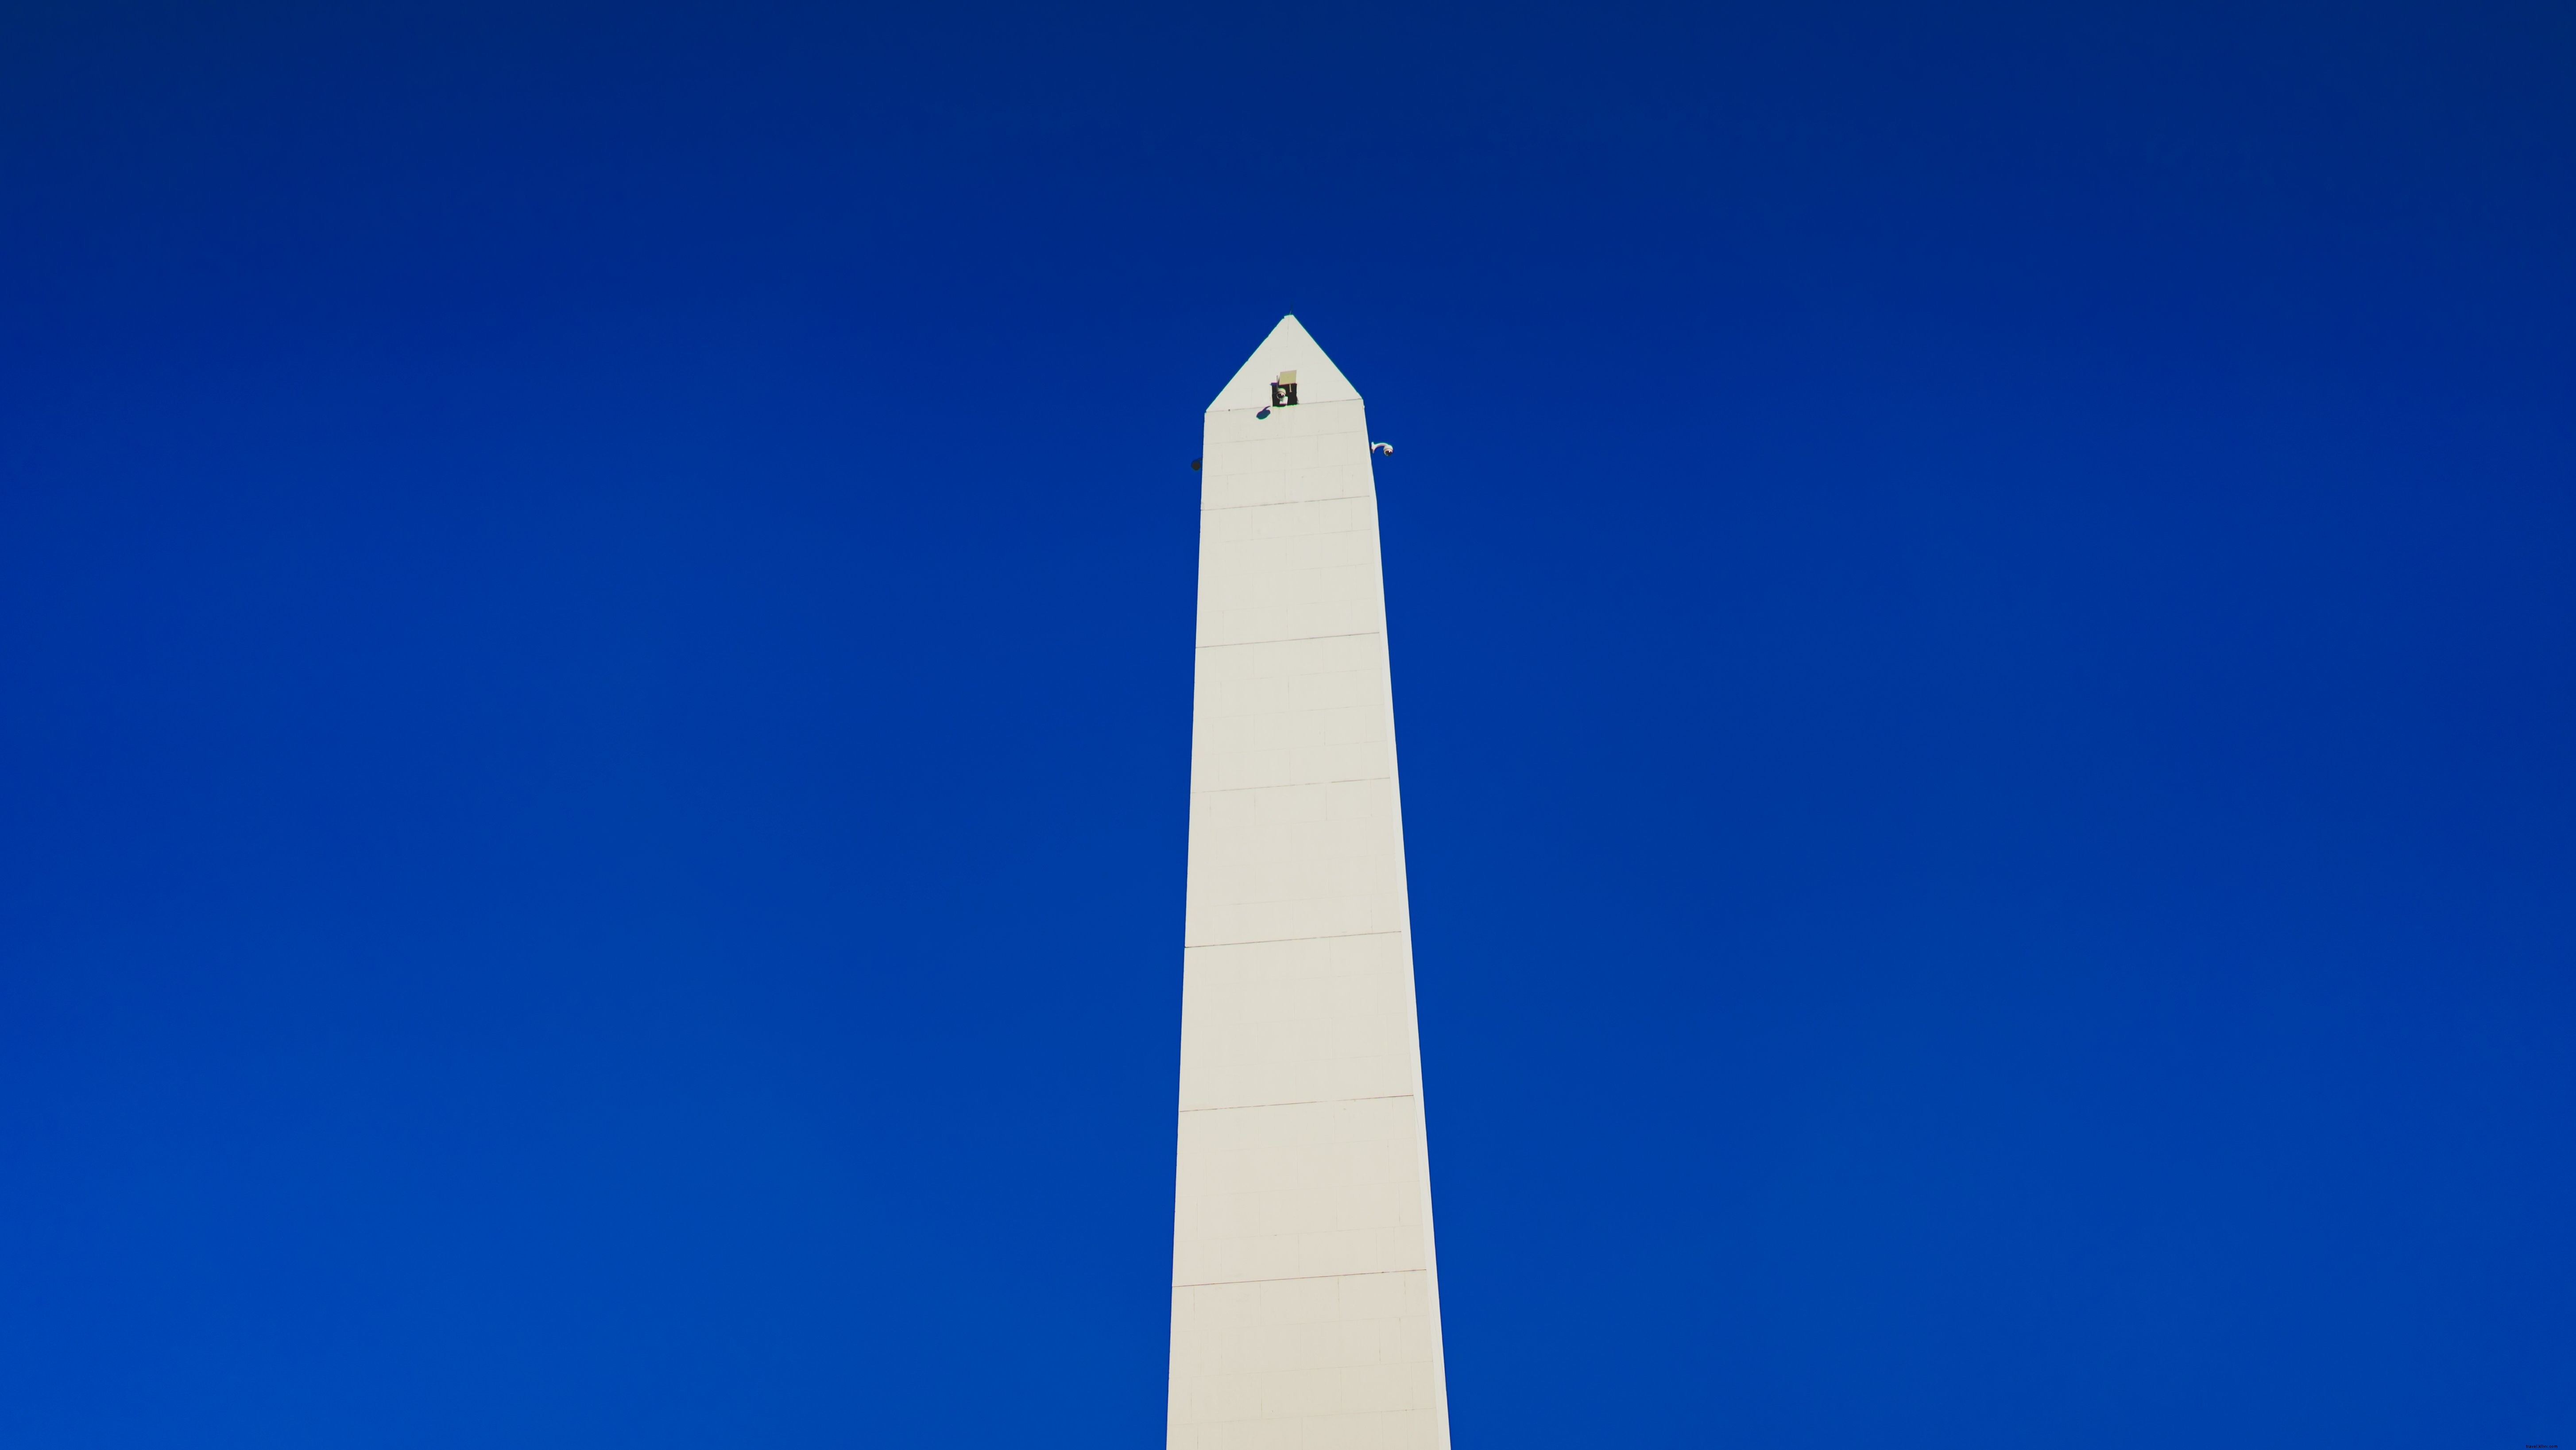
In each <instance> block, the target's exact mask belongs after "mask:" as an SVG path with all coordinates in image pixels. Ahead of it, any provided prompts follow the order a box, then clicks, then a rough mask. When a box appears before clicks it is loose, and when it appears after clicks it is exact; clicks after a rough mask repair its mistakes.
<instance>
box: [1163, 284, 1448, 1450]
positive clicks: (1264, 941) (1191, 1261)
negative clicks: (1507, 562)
mask: <svg viewBox="0 0 2576 1450" xmlns="http://www.w3.org/2000/svg"><path fill="white" fill-rule="evenodd" d="M1372 462H1373V454H1372V450H1371V447H1370V439H1369V435H1368V424H1367V421H1366V415H1365V413H1364V412H1363V410H1362V407H1361V404H1360V395H1359V394H1358V392H1356V391H1355V390H1353V389H1352V387H1351V385H1350V383H1349V381H1348V380H1347V379H1345V378H1344V377H1343V376H1342V374H1341V371H1340V370H1339V369H1337V368H1335V367H1334V366H1333V362H1332V359H1330V358H1328V357H1326V356H1324V351H1323V349H1322V348H1320V347H1318V346H1316V345H1315V340H1314V338H1312V337H1310V336H1308V335H1307V333H1306V329H1305V328H1304V327H1302V326H1300V325H1299V324H1298V322H1297V319H1296V318H1294V317H1286V318H1282V319H1280V322H1279V325H1278V326H1277V327H1276V328H1274V329H1272V331H1271V333H1270V336H1269V337H1268V338H1266V339H1264V340H1263V342H1262V344H1261V346H1260V347H1259V348H1258V349H1256V350H1255V351H1254V352H1253V354H1252V358H1251V360H1250V361H1248V362H1246V363H1245V364H1244V365H1243V367H1242V369H1241V370H1240V371H1239V372H1237V373H1236V374H1235V375H1234V380H1233V381H1232V382H1229V383H1227V384H1226V385H1225V390H1224V391H1223V392H1220V393H1219V394H1217V397H1216V401H1215V402H1214V403H1212V404H1210V405H1209V407H1208V410H1207V432H1206V447H1205V449H1204V450H1203V454H1202V462H1201V472H1200V475H1199V478H1200V482H1199V608H1198V666H1197V674H1198V681H1197V690H1196V692H1195V696H1194V709H1195V721H1194V726H1193V729H1192V732H1191V738H1190V849H1189V856H1190V868H1189V869H1190V876H1189V898H1188V907H1187V912H1186V925H1185V928H1184V937H1183V941H1184V947H1183V951H1182V962H1183V985H1182V998H1181V1004H1182V1005H1181V1093H1180V1134H1179V1138H1180V1149H1179V1170H1178V1174H1177V1184H1176V1189H1175V1192H1174V1195H1173V1197H1174V1207H1173V1226H1172V1360H1171V1406H1170V1419H1169V1427H1170V1428H1169V1437H1168V1443H1169V1446H1170V1450H1446V1447H1447V1446H1448V1444H1449V1403H1448V1391H1447V1387H1446V1382H1445V1377H1444V1374H1443V1370H1442V1364H1441V1354H1440V1288H1439V1275H1438V1272H1437V1270H1436V1269H1435V1267H1434V1265H1433V1261H1432V1252H1431V1171H1430V1159H1429V1156H1428V1153H1427V1150H1426V1148H1425V1139H1424V1132H1423V1112H1422V1056H1421V1048H1420V1045H1419V1037H1418V1034H1417V1032H1416V1029H1415V1024H1414V999H1413V940H1412V932H1411V927H1410V923H1409V919H1408V915H1407V909H1406V904H1405V889H1404V825H1403V816H1402V812H1401V810H1400V809H1399V807H1398V804H1397V794H1396V775H1395V714H1394V704H1393V695H1392V692H1391V688H1390V685H1389V674H1388V665H1387V643H1386V593H1385V586H1384V582H1383V578H1382V576H1381V574H1380V571H1379V563H1378V526H1377V488H1376V481H1375V477H1374V472H1373V469H1372V466H1371V465H1372Z"/></svg>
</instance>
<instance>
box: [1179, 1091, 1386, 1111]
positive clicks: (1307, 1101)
mask: <svg viewBox="0 0 2576 1450" xmlns="http://www.w3.org/2000/svg"><path fill="white" fill-rule="evenodd" d="M1411 1096H1413V1094H1411V1093H1377V1094H1374V1095H1372V1096H1370V1097H1365V1098H1300V1099H1298V1100H1297V1101H1295V1102H1293V1103H1236V1104H1234V1105H1233V1106H1231V1107H1223V1108H1183V1109H1181V1111H1182V1112H1185V1113H1248V1112H1251V1111H1252V1110H1254V1109H1255V1108H1317V1107H1322V1106H1323V1105H1324V1104H1326V1103H1391V1102H1394V1101H1395V1100H1396V1099H1397V1098H1409V1097H1411Z"/></svg>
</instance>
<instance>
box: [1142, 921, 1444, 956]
mask: <svg viewBox="0 0 2576 1450" xmlns="http://www.w3.org/2000/svg"><path fill="white" fill-rule="evenodd" d="M1408 930H1410V928H1408V927H1401V926H1396V927H1389V928H1387V929H1386V930H1384V931H1328V932H1326V933H1324V934H1323V935H1322V936H1256V937H1248V938H1246V939H1245V940H1242V941H1185V942H1183V943H1181V950H1182V951H1185V952H1203V951H1207V950H1209V949H1211V948H1214V947H1266V946H1270V945H1272V944H1273V943H1276V942H1283V941H1342V940H1345V939H1347V938H1350V937H1355V936H1402V935H1404V934H1405V932H1406V931H1408Z"/></svg>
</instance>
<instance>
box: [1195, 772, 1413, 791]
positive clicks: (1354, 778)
mask: <svg viewBox="0 0 2576 1450" xmlns="http://www.w3.org/2000/svg"><path fill="white" fill-rule="evenodd" d="M1393 779H1395V777H1394V776H1391V775H1337V776H1335V777H1333V778H1332V779H1331V780H1292V781H1290V782H1288V783H1287V784H1286V785H1221V786H1218V787H1217V788H1215V789H1214V790H1194V791H1191V792H1190V794H1192V795H1232V794H1234V793H1235V792H1236V791H1239V790H1295V789H1296V788H1297V787H1299V786H1301V785H1359V784H1361V783H1363V782H1366V781H1372V780H1393Z"/></svg>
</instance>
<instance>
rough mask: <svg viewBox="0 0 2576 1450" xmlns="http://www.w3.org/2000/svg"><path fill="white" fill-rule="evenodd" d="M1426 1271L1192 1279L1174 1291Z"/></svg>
mask: <svg viewBox="0 0 2576 1450" xmlns="http://www.w3.org/2000/svg"><path fill="white" fill-rule="evenodd" d="M1429 1272H1431V1271H1430V1270H1428V1269H1359V1270H1355V1271H1353V1272H1351V1273H1348V1274H1282V1275H1280V1276H1279V1277H1278V1278H1276V1279H1194V1280H1192V1281H1190V1282H1189V1283H1186V1284H1174V1285H1173V1286H1172V1287H1173V1288H1175V1289H1222V1288H1224V1287H1226V1286H1227V1285H1229V1284H1294V1283H1297V1282H1299V1281H1300V1280H1305V1279H1377V1278H1383V1277H1385V1276H1386V1275H1388V1274H1427V1273H1429Z"/></svg>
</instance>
